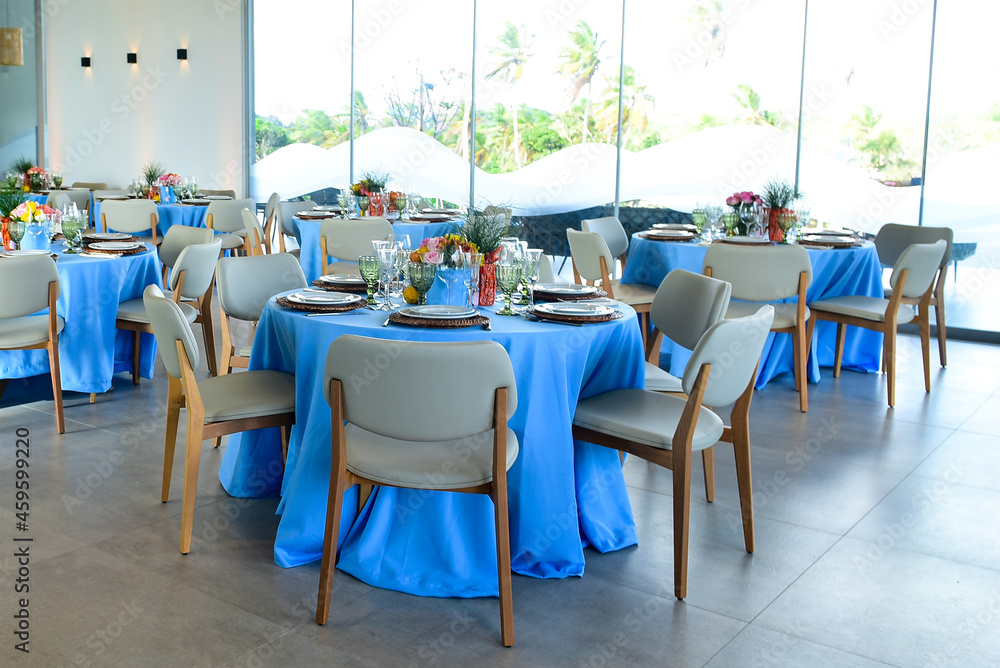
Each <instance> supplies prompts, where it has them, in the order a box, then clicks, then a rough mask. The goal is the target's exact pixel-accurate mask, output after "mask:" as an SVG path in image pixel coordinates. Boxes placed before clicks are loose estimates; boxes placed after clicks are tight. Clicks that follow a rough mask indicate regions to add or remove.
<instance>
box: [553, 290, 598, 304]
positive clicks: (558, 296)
mask: <svg viewBox="0 0 1000 668" xmlns="http://www.w3.org/2000/svg"><path fill="white" fill-rule="evenodd" d="M607 296H608V293H607V292H605V291H604V290H595V291H594V292H585V293H583V292H582V293H580V294H578V295H575V294H572V293H565V292H545V291H544V290H535V301H536V302H576V301H586V300H588V299H601V298H603V297H607Z"/></svg>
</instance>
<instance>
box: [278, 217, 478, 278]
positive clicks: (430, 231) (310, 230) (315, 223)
mask: <svg viewBox="0 0 1000 668" xmlns="http://www.w3.org/2000/svg"><path fill="white" fill-rule="evenodd" d="M291 220H292V222H291V228H292V230H293V231H294V232H295V240H296V241H298V242H299V248H301V249H302V250H301V251H300V253H299V260H300V262H301V263H302V272H303V273H304V274H305V275H306V279H307V280H309V281H314V280H316V279H317V278H319V277H320V276H321V275H322V274H323V260H322V258H321V255H322V251H321V250H320V247H319V226H320V223H322V222H323V221H322V220H307V219H305V218H299V217H298V216H293V217H292V219H291ZM389 222H390V223H392V231H393V234H395V235H396V239H397V240H401V239H402V238H403V237H404V236H408V237H409V239H410V245H409V247H411V248H416V247H417V246H418V245H419V244H420V242H421V241H423V240H424V239H426V238H428V237H438V236H442V235H445V234H449V233H450V232H452V231H454V229H455V225H460V224H461V221H460V220H457V219H456V220H453V221H445V222H412V223H411V222H408V221H405V220H391V221H389ZM340 259H341V260H343V261H345V262H357V261H358V258H356V257H355V258H340Z"/></svg>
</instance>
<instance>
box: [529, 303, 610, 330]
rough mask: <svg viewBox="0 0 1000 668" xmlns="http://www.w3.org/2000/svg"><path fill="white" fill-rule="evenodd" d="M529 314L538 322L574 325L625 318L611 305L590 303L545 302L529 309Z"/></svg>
mask: <svg viewBox="0 0 1000 668" xmlns="http://www.w3.org/2000/svg"><path fill="white" fill-rule="evenodd" d="M527 313H528V314H529V315H531V316H534V317H535V318H537V319H538V320H547V321H550V322H558V323H566V324H573V325H583V324H589V323H601V322H611V321H612V320H619V319H621V318H623V317H624V315H623V314H622V312H621V311H619V310H618V309H616V308H613V307H612V306H610V305H607V304H596V303H589V302H545V303H542V304H535V305H534V306H533V307H528V309H527Z"/></svg>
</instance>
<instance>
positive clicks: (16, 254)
mask: <svg viewBox="0 0 1000 668" xmlns="http://www.w3.org/2000/svg"><path fill="white" fill-rule="evenodd" d="M51 254H52V253H51V252H50V251H47V250H42V249H41V248H25V249H24V250H9V251H2V252H0V256H2V257H20V256H23V255H51Z"/></svg>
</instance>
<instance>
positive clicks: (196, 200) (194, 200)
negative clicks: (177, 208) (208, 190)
mask: <svg viewBox="0 0 1000 668" xmlns="http://www.w3.org/2000/svg"><path fill="white" fill-rule="evenodd" d="M181 204H208V198H207V197H206V198H204V199H202V198H200V197H192V198H189V199H182V200H181Z"/></svg>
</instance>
